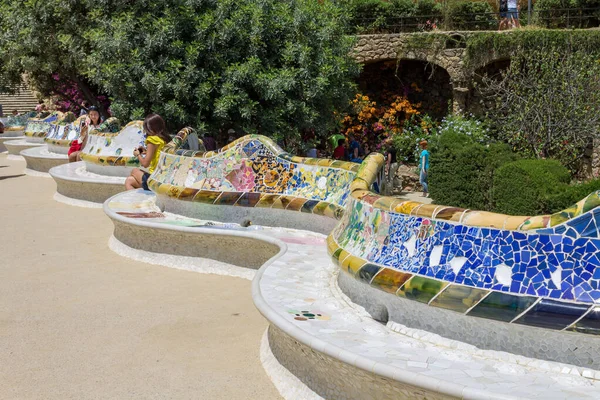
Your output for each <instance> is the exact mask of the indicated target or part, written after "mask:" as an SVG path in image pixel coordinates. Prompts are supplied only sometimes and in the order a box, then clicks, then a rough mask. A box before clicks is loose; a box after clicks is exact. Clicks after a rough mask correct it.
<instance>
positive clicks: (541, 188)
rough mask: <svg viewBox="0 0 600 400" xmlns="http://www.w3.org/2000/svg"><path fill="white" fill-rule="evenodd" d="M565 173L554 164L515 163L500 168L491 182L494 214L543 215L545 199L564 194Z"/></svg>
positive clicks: (551, 162) (568, 174)
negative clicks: (562, 191) (561, 192)
mask: <svg viewBox="0 0 600 400" xmlns="http://www.w3.org/2000/svg"><path fill="white" fill-rule="evenodd" d="M570 179H571V175H570V173H569V170H568V169H567V168H565V167H564V166H563V165H562V164H561V163H560V162H558V161H556V160H543V159H542V160H518V161H514V162H510V163H507V164H504V165H502V166H501V167H499V168H498V169H497V170H496V173H495V174H494V179H493V190H492V198H493V199H492V200H493V208H494V210H495V211H496V212H500V213H504V214H512V215H537V214H542V213H544V211H545V206H544V204H545V198H546V197H547V196H550V195H554V194H556V193H560V191H561V189H563V190H564V188H565V186H566V185H567V184H568V183H569V181H570Z"/></svg>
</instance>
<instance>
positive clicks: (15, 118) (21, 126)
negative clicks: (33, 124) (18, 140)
mask: <svg viewBox="0 0 600 400" xmlns="http://www.w3.org/2000/svg"><path fill="white" fill-rule="evenodd" d="M34 116H35V112H33V111H32V112H28V113H22V114H18V115H9V116H7V117H6V118H2V123H3V124H4V132H9V131H25V127H26V126H27V121H28V120H29V119H30V118H33V117H34Z"/></svg>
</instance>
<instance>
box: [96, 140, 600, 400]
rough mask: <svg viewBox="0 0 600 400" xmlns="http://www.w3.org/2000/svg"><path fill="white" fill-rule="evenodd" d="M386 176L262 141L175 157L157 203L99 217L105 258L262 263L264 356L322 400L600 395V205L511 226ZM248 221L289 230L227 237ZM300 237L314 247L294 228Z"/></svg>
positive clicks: (139, 198) (165, 162) (143, 200)
mask: <svg viewBox="0 0 600 400" xmlns="http://www.w3.org/2000/svg"><path fill="white" fill-rule="evenodd" d="M308 167H310V168H308ZM382 167H383V156H381V155H372V156H370V157H368V158H367V159H366V160H365V161H364V162H363V163H362V164H361V166H360V168H359V167H358V165H356V164H351V163H343V162H334V161H331V160H310V159H302V158H299V157H293V156H291V155H288V154H285V153H283V152H282V151H281V149H279V148H278V147H277V146H276V145H274V144H273V143H272V142H270V141H268V140H265V139H262V138H258V137H252V136H250V137H245V138H242V139H239V140H238V141H236V142H234V143H232V144H230V145H229V146H227V147H225V148H224V149H222V150H221V151H219V152H217V153H207V154H195V153H185V152H180V153H179V154H173V153H170V152H168V151H167V152H164V153H163V154H161V159H160V162H159V168H158V169H157V170H156V172H155V173H154V174H153V175H152V176H151V178H150V180H149V182H150V187H151V189H152V190H153V191H154V192H155V194H152V193H150V192H144V191H134V192H128V193H122V194H120V195H117V196H115V197H113V198H111V199H109V200H108V201H107V202H106V203H105V212H106V213H107V215H108V216H109V217H110V218H111V219H112V220H113V223H114V225H115V231H114V236H113V238H112V239H111V248H113V250H115V251H117V252H119V253H120V254H122V255H125V256H129V257H134V258H138V259H141V260H145V261H150V262H153V263H157V264H164V265H171V266H173V265H175V266H178V267H184V266H185V267H187V268H190V269H201V268H200V267H199V265H200V264H201V262H199V261H197V262H196V263H194V262H193V259H194V258H195V257H203V258H209V259H214V260H218V261H225V262H227V263H229V264H234V265H239V266H247V267H250V268H257V267H260V266H261V265H262V267H260V270H259V272H258V274H257V275H256V277H255V280H254V283H253V298H254V300H255V303H256V305H257V307H258V308H259V310H260V311H261V312H262V313H263V315H265V317H266V318H267V319H268V320H269V321H270V323H271V325H270V328H269V334H268V340H267V341H268V345H269V347H270V351H272V355H274V357H275V358H274V359H275V360H276V361H277V362H278V363H280V364H282V365H283V366H284V367H285V368H286V369H287V370H289V371H290V372H292V373H293V375H295V376H296V377H297V378H299V379H300V380H301V381H302V382H303V383H304V384H306V385H308V387H309V388H310V389H312V390H314V391H316V392H317V393H319V394H320V395H323V396H325V397H327V398H387V397H397V396H400V397H406V398H413V397H414V396H421V397H426V398H448V397H452V398H455V397H458V398H460V397H465V398H525V397H528V398H566V397H572V396H575V397H577V398H597V397H598V396H600V387H599V386H598V385H599V382H598V380H599V379H600V372H598V371H596V369H598V366H599V364H600V361H598V358H597V357H596V354H598V350H599V347H600V346H599V345H600V337H599V336H596V335H597V334H598V332H599V327H600V324H599V323H598V316H599V315H600V314H598V308H597V307H596V303H597V299H598V298H599V297H600V296H599V295H598V279H600V269H598V267H599V266H600V265H598V263H599V262H600V261H599V259H598V258H597V253H598V249H599V248H600V247H598V246H600V243H599V240H598V228H597V226H598V225H597V222H596V219H597V218H598V217H597V214H598V213H600V209H599V208H597V206H598V205H600V197H599V196H598V193H593V194H591V195H590V196H588V197H587V198H586V199H584V200H582V201H581V202H579V203H578V204H577V205H576V206H574V207H572V208H570V209H568V210H565V211H563V212H561V213H557V214H555V215H548V216H539V217H518V216H507V215H499V214H493V213H486V212H478V211H471V210H463V209H459V208H453V207H445V206H437V205H425V204H421V203H416V202H410V201H404V200H401V199H396V198H390V197H383V196H380V195H378V194H377V193H374V192H373V191H371V190H370V189H371V187H372V184H373V182H374V181H375V179H376V177H377V176H378V174H379V172H380V171H381V168H382ZM307 172H308V173H307ZM303 174H307V176H306V177H304V176H303ZM323 177H326V178H325V180H321V178H323ZM319 182H321V185H319ZM295 185H296V186H295ZM328 185H330V186H328ZM312 191H314V193H312ZM311 193H312V194H311ZM298 199H301V200H298ZM309 201H311V203H308V202H309ZM296 202H304V203H303V204H306V203H308V204H309V206H308V207H306V208H304V205H303V206H298V205H297V203H296ZM290 205H292V206H291V207H290ZM319 205H320V206H319ZM324 210H328V211H324ZM289 211H296V212H289ZM298 211H300V212H298ZM311 211H312V212H311ZM269 213H271V214H273V215H276V216H275V217H269V216H268V215H269ZM295 216H298V217H297V218H295ZM315 216H318V217H319V218H318V219H314V217H315ZM303 217H305V218H306V219H307V220H310V221H309V222H304V223H302V222H299V221H300V220H301V219H302V218H303ZM243 219H249V220H251V221H252V222H253V223H255V224H259V225H268V226H273V227H284V228H268V227H264V228H262V229H258V230H255V231H252V230H248V229H244V228H242V227H239V226H237V227H232V226H230V225H221V226H219V224H222V223H223V222H241V221H242V220H243ZM324 219H327V220H329V223H327V222H324V221H323V220H324ZM207 220H213V221H217V222H208V221H207ZM215 225H216V226H215ZM332 225H336V226H335V228H334V229H330V228H331V226H332ZM234 226H235V225H234ZM299 227H300V228H301V229H307V230H310V231H313V232H315V233H307V232H304V233H302V232H300V231H294V230H289V229H285V228H299ZM320 233H330V235H329V236H328V237H327V238H326V239H325V237H324V236H322V235H320ZM149 236H151V237H153V238H156V241H154V242H153V243H158V245H153V243H149V242H148V241H147V240H141V239H140V238H144V237H149ZM192 242H193V243H194V246H186V245H182V244H185V243H192ZM261 243H262V244H261ZM232 249H235V250H233V251H232ZM245 249H249V250H248V251H245ZM326 250H327V251H326ZM161 253H162V254H161ZM164 254H168V256H165V255H164ZM165 260H167V261H165ZM196 260H197V258H196ZM330 260H333V263H334V264H331V263H330ZM332 265H337V266H338V268H337V269H336V268H333V267H332ZM220 267H221V266H217V267H214V268H213V269H212V271H211V272H216V271H218V270H219V268H220ZM338 285H339V286H338ZM340 290H341V292H340ZM342 293H343V294H342ZM345 296H349V298H350V299H351V300H352V301H353V302H354V303H351V302H348V300H347V299H348V298H346V297H345ZM359 306H363V307H364V309H365V310H366V311H368V313H369V314H365V313H364V312H361V311H360V307H359ZM376 321H381V322H384V323H386V325H387V327H386V326H383V325H381V324H380V323H378V322H376ZM438 334H439V335H440V336H438ZM473 345H475V346H477V347H474V346H473ZM505 352H509V353H505ZM266 358H268V357H266ZM269 362H270V361H269ZM269 362H267V364H268V363H269ZM280 389H281V388H280Z"/></svg>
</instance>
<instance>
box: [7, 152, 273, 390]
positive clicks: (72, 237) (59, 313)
mask: <svg viewBox="0 0 600 400" xmlns="http://www.w3.org/2000/svg"><path fill="white" fill-rule="evenodd" d="M24 165H25V163H24V162H22V161H9V160H6V154H2V155H0V398H2V399H134V398H135V399H273V398H279V395H278V393H277V391H276V390H275V388H274V386H273V385H272V384H271V382H270V380H269V378H268V377H267V376H266V374H265V372H264V370H263V368H262V366H261V364H260V361H259V343H260V338H261V336H262V334H263V332H264V330H265V328H266V326H267V323H266V321H265V320H264V319H263V318H262V316H261V315H260V314H259V313H258V312H257V311H256V309H255V308H254V305H253V303H252V299H251V295H250V282H249V281H246V280H242V279H238V278H229V277H220V276H214V275H202V274H198V273H193V272H187V271H179V270H174V269H170V268H165V267H160V266H151V265H146V264H143V263H138V262H134V261H131V260H128V259H125V258H122V257H119V256H118V255H116V254H114V253H113V252H111V251H110V250H109V249H108V247H107V241H108V238H109V236H110V234H111V232H112V224H111V222H110V220H109V219H108V218H107V217H105V216H104V213H103V212H102V210H100V209H85V208H79V207H72V206H68V205H63V204H61V203H58V202H56V201H54V200H53V199H52V196H53V194H54V191H55V184H54V181H53V180H52V179H51V178H37V177H36V178H34V177H29V176H19V177H12V178H11V177H10V176H13V175H19V174H22V173H23V169H24ZM4 166H6V167H4Z"/></svg>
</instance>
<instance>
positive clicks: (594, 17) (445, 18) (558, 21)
mask: <svg viewBox="0 0 600 400" xmlns="http://www.w3.org/2000/svg"><path fill="white" fill-rule="evenodd" d="M502 19H503V16H502V15H501V13H499V12H489V13H470V14H449V13H438V14H430V15H412V16H400V17H395V16H370V17H369V16H364V17H362V16H357V17H355V18H354V21H353V22H354V23H353V25H354V26H352V27H351V28H350V30H351V32H349V33H352V34H372V33H405V32H407V33H408V32H428V31H433V30H442V31H450V30H462V31H481V30H498V29H499V27H500V22H501V20H502ZM519 22H520V24H521V25H522V26H526V25H535V26H539V27H543V28H554V29H586V28H596V27H600V7H597V8H560V9H550V10H535V11H534V12H533V13H532V16H531V20H530V19H529V14H528V12H527V10H521V11H520V12H519ZM509 28H510V25H509Z"/></svg>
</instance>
